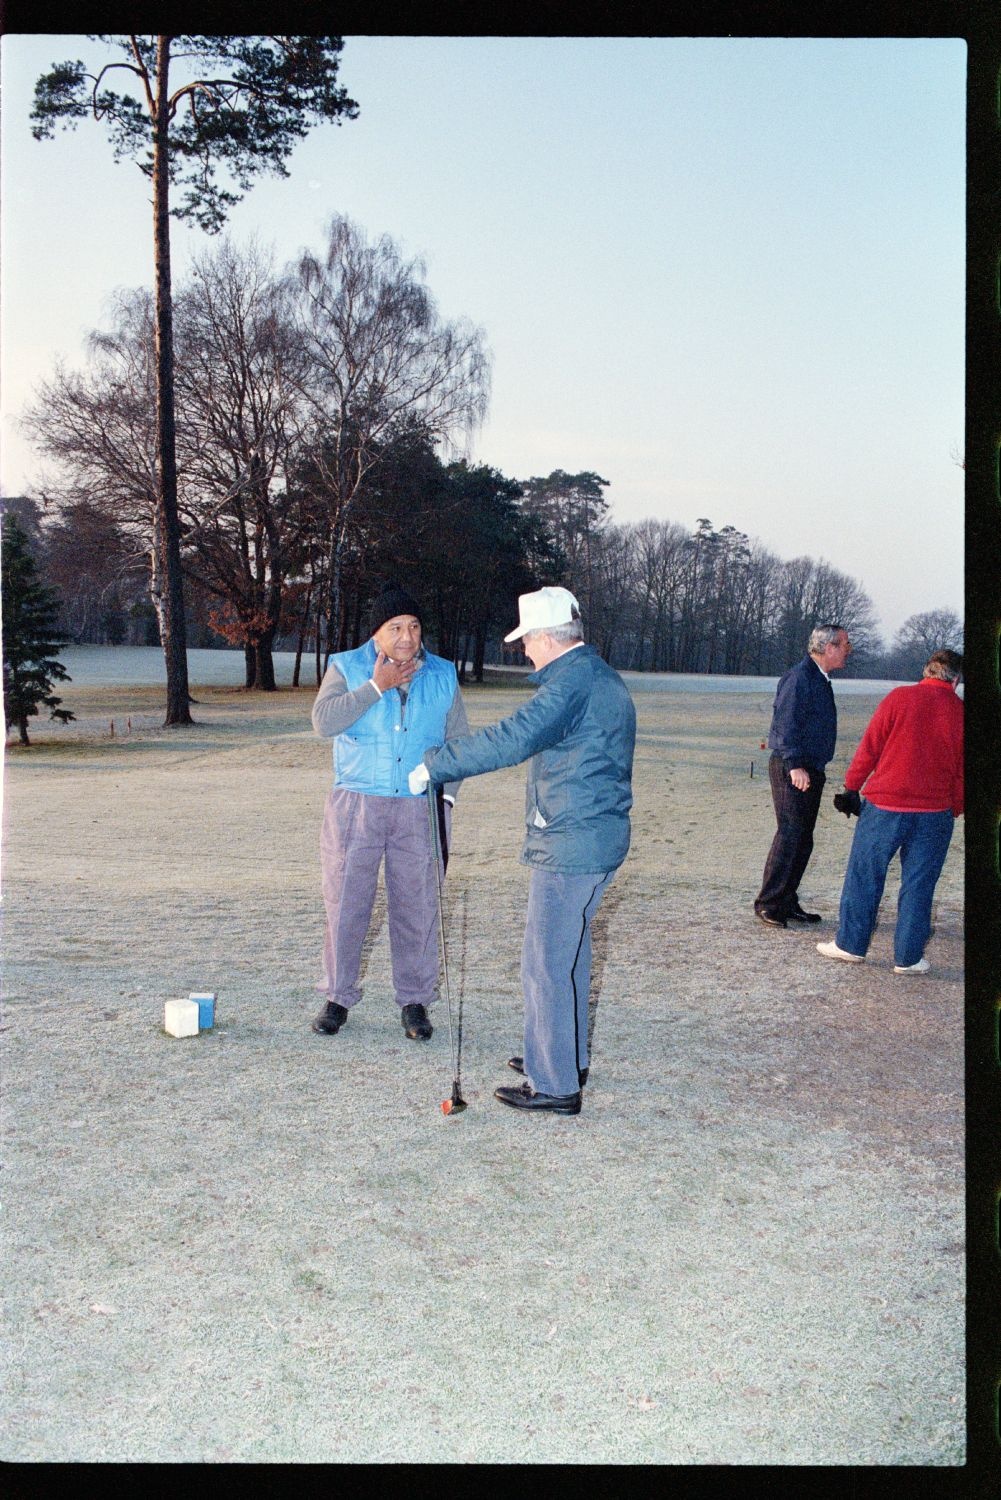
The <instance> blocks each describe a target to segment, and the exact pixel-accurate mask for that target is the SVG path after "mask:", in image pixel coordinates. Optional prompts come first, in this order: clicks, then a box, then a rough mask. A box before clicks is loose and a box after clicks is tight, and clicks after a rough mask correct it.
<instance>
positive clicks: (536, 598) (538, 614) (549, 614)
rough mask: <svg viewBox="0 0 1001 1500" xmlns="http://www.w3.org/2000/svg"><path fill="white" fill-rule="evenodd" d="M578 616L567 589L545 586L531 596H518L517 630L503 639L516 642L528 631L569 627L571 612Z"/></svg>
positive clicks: (574, 602) (571, 596)
mask: <svg viewBox="0 0 1001 1500" xmlns="http://www.w3.org/2000/svg"><path fill="white" fill-rule="evenodd" d="M574 610H576V611H577V614H578V616H579V615H580V605H579V604H578V603H577V600H576V599H575V598H574V596H573V594H571V592H570V590H569V589H561V588H559V587H558V586H557V585H550V584H547V585H546V587H545V588H544V589H536V590H535V592H534V593H532V594H519V595H518V617H519V618H518V628H517V630H512V631H511V634H510V635H506V636H505V637H504V640H505V641H516V640H517V639H518V637H519V636H522V635H526V634H527V633H528V631H530V630H549V629H550V628H551V627H552V626H554V625H569V624H570V621H571V620H572V619H573V611H574Z"/></svg>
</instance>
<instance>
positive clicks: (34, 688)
mask: <svg viewBox="0 0 1001 1500" xmlns="http://www.w3.org/2000/svg"><path fill="white" fill-rule="evenodd" d="M2 536H3V548H2V558H0V566H2V572H3V713H4V719H5V721H6V725H7V730H8V732H9V731H10V730H11V729H12V728H13V727H14V725H16V726H17V729H18V732H19V734H20V737H21V744H22V745H28V744H30V743H31V741H30V740H29V739H28V720H29V719H30V718H32V717H33V716H34V715H35V714H37V713H38V710H39V706H40V705H41V704H44V705H45V707H46V708H48V709H51V713H50V715H49V717H50V718H52V719H58V720H59V721H60V722H61V723H63V724H65V723H67V722H68V721H69V720H70V719H73V718H75V717H76V715H75V714H71V713H70V712H69V711H68V710H67V709H65V708H60V707H59V704H60V703H61V702H62V701H63V700H62V699H61V698H56V697H54V696H53V693H52V684H53V683H54V682H69V680H70V675H69V673H68V672H67V670H66V668H65V667H64V666H63V664H62V662H61V661H58V660H57V659H56V652H57V651H59V650H60V648H61V646H62V644H63V642H61V641H58V640H54V639H53V637H54V636H55V634H56V628H55V621H56V616H57V614H58V612H59V603H58V600H57V598H56V595H55V593H54V592H53V590H52V589H50V588H47V587H46V586H45V584H44V583H42V581H41V579H40V578H39V577H38V568H37V566H36V564H35V559H34V558H33V557H32V555H31V548H30V547H29V545H28V538H27V536H26V535H25V532H24V530H23V528H22V527H21V525H20V524H19V522H18V521H17V520H16V519H15V517H14V516H12V515H6V516H4V518H3V532H2Z"/></svg>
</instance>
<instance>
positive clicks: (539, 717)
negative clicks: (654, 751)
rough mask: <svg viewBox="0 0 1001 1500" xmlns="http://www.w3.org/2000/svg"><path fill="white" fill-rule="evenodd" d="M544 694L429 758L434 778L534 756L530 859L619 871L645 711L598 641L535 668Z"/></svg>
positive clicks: (525, 859) (559, 866) (566, 871)
mask: <svg viewBox="0 0 1001 1500" xmlns="http://www.w3.org/2000/svg"><path fill="white" fill-rule="evenodd" d="M529 682H534V683H536V684H537V685H538V692H536V693H535V694H533V696H532V698H531V699H530V700H529V701H528V702H527V703H525V704H524V705H523V706H522V707H521V708H519V709H518V710H517V711H516V712H515V713H513V714H511V715H509V717H508V718H506V719H501V721H500V723H498V724H489V725H488V726H487V727H486V729H479V730H477V731H476V733H475V734H466V735H458V736H456V738H455V739H451V740H449V741H448V742H447V743H446V744H444V745H443V746H442V747H441V749H440V750H429V751H428V752H427V754H426V755H425V756H424V764H425V765H426V766H427V768H428V770H429V771H430V773H431V779H432V781H435V782H442V781H459V780H462V779H464V778H465V777H467V776H479V775H481V774H482V772H484V771H497V770H499V769H500V768H501V766H516V765H518V763H519V762H520V761H523V760H528V758H529V756H531V758H532V759H531V764H530V766H529V768H528V785H527V787H526V793H525V826H526V832H525V847H524V850H523V852H522V856H521V858H522V863H523V864H527V865H534V866H538V867H539V868H540V869H543V870H553V871H556V872H558V873H559V874H562V875H587V874H591V873H597V872H599V871H605V870H616V869H618V867H619V865H620V864H621V863H622V861H623V860H624V859H625V857H626V851H627V850H628V848H629V809H630V808H631V807H632V803H633V795H632V769H633V747H634V745H635V740H636V709H635V708H634V706H633V700H632V698H631V697H630V696H629V689H628V688H627V687H626V685H625V683H624V682H623V681H622V678H621V677H620V676H619V674H618V672H615V671H613V670H612V668H611V667H610V666H608V664H607V663H606V662H604V661H602V659H601V657H600V656H599V655H598V653H597V651H595V649H594V647H593V646H575V647H573V649H572V650H570V651H564V652H563V653H562V654H561V655H560V656H557V657H555V658H554V659H553V660H552V661H551V662H549V663H547V665H546V666H544V667H543V668H542V669H541V671H538V672H533V673H532V675H531V677H530V678H529Z"/></svg>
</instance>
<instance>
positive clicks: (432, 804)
mask: <svg viewBox="0 0 1001 1500" xmlns="http://www.w3.org/2000/svg"><path fill="white" fill-rule="evenodd" d="M436 795H437V794H436V791H435V785H434V782H433V781H429V782H428V784H427V804H428V823H429V825H430V828H431V855H432V858H433V859H434V874H435V885H436V889H437V892H438V937H439V939H440V942H441V972H442V979H443V982H444V986H445V1013H446V1015H447V1016H448V1049H449V1052H450V1053H451V1056H452V1081H453V1083H454V1085H455V1088H456V1091H457V1090H458V1085H459V1075H458V1072H457V1069H456V1065H455V1043H454V1041H453V1039H452V999H451V995H450V994H449V988H448V954H447V952H446V951H445V917H444V910H443V906H444V902H443V896H442V888H441V866H442V853H441V840H440V837H439V833H438V808H437V805H436V800H435V799H436Z"/></svg>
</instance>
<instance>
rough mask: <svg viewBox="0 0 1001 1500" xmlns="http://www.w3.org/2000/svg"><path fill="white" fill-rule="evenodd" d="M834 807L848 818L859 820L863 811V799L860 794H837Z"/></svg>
mask: <svg viewBox="0 0 1001 1500" xmlns="http://www.w3.org/2000/svg"><path fill="white" fill-rule="evenodd" d="M834 806H835V807H836V808H837V810H838V812H843V813H844V815H845V817H846V818H851V817H855V818H857V817H858V815H859V813H860V812H861V811H862V798H861V797H860V796H859V794H858V792H847V791H846V792H836V793H835V796H834Z"/></svg>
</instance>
